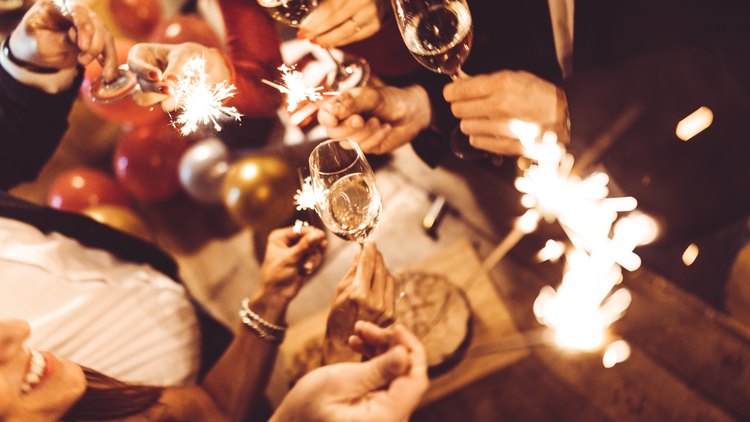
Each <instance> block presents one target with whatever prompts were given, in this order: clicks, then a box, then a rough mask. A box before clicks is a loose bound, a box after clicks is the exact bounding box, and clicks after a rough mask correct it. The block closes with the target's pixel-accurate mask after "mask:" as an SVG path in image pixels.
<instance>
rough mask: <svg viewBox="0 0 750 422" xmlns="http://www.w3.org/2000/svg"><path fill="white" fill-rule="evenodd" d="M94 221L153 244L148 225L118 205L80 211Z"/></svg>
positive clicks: (95, 206)
mask: <svg viewBox="0 0 750 422" xmlns="http://www.w3.org/2000/svg"><path fill="white" fill-rule="evenodd" d="M81 213H82V214H84V215H87V216H89V217H91V218H93V219H94V220H96V221H98V222H100V223H102V224H106V225H108V226H110V227H112V228H114V229H117V230H120V231H121V232H125V233H127V234H129V235H132V236H135V237H138V238H141V239H142V240H145V241H146V242H151V243H153V241H154V236H153V234H152V233H151V230H150V229H149V227H148V225H147V224H146V223H145V222H144V221H143V219H142V218H141V217H140V216H139V215H138V214H136V213H135V212H134V211H132V210H131V209H129V208H127V207H123V206H119V205H94V206H93V207H88V208H86V209H84V210H83V211H81Z"/></svg>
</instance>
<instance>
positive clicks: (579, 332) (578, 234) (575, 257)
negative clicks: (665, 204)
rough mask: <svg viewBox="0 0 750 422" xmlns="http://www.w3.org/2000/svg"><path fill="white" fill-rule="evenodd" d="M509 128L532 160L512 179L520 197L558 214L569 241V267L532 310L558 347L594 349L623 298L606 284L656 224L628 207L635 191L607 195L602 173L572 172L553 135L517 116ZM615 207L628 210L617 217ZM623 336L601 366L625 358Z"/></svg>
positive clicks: (630, 261)
mask: <svg viewBox="0 0 750 422" xmlns="http://www.w3.org/2000/svg"><path fill="white" fill-rule="evenodd" d="M511 130H513V131H514V132H515V133H516V135H517V136H518V137H519V138H520V139H521V142H522V144H523V145H524V147H525V148H526V152H525V154H524V155H525V156H527V157H529V158H531V159H532V160H533V164H532V165H530V166H529V168H528V169H527V170H526V171H525V173H524V175H523V177H520V178H518V179H516V182H515V186H516V188H517V189H518V190H519V191H520V192H522V193H525V194H526V195H525V196H524V197H523V199H522V203H523V204H524V205H525V206H526V207H528V208H531V209H535V210H537V211H538V212H539V214H540V215H542V216H543V217H544V218H545V219H546V220H547V221H554V220H557V221H558V222H559V224H560V225H561V226H562V228H563V230H564V231H565V233H566V234H567V235H568V237H569V239H570V242H571V244H572V246H571V247H570V248H568V250H565V251H564V253H565V257H566V262H567V265H568V269H567V272H566V273H565V274H564V275H563V280H562V283H561V285H560V287H559V288H558V289H557V291H555V290H554V289H553V288H552V287H549V286H547V287H545V288H544V289H542V291H541V292H540V293H539V296H538V297H537V299H536V301H535V303H534V313H535V315H536V316H537V319H538V320H539V321H540V322H541V323H543V324H545V325H546V326H548V327H549V328H551V329H552V330H553V331H554V332H555V341H556V343H557V344H558V345H559V346H563V347H570V348H575V349H579V350H596V349H598V348H599V347H601V346H602V345H603V344H604V343H605V341H606V338H605V337H606V336H605V331H606V329H607V328H608V327H609V326H610V324H611V323H612V322H614V321H616V320H617V319H619V318H620V317H621V316H622V315H623V313H624V311H625V309H626V308H627V307H628V306H629V304H630V299H631V297H630V293H629V292H628V291H627V290H626V289H618V290H614V291H613V289H614V288H615V286H616V285H617V284H618V283H619V282H620V281H621V279H622V273H621V267H622V268H625V269H627V270H629V271H634V270H636V269H637V268H638V267H639V266H640V259H639V258H638V256H637V255H636V254H634V253H633V249H634V248H635V247H636V246H637V245H639V244H643V243H647V242H648V241H650V240H651V239H653V237H654V236H655V230H656V226H655V223H654V221H653V220H652V219H650V218H649V217H648V216H646V215H643V214H640V213H638V212H633V211H634V210H635V208H636V206H637V202H636V200H635V199H634V198H632V197H624V198H608V197H607V196H608V194H609V190H608V188H607V184H608V182H609V177H608V176H607V175H606V174H604V173H595V174H592V175H590V176H589V177H587V178H585V179H582V178H580V177H578V176H577V175H573V174H572V172H571V170H572V169H573V164H574V163H573V161H574V160H573V157H572V156H571V155H570V154H567V153H566V152H565V149H564V148H563V147H562V146H560V145H558V144H557V139H556V136H555V135H554V134H551V133H547V134H544V135H543V137H542V142H541V143H537V142H536V139H535V138H536V136H537V135H538V133H539V131H538V129H537V128H535V127H533V126H530V125H528V124H525V123H522V122H519V123H516V124H512V125H511ZM622 212H629V213H630V215H628V216H627V217H624V218H619V219H618V213H622ZM614 223H616V224H615V225H614V235H613V237H612V238H610V237H609V234H610V232H611V231H612V227H613V224H614ZM547 253H548V254H549V252H547ZM548 256H554V254H552V255H548ZM622 343H624V342H623V341H622V340H620V342H618V343H617V345H616V346H612V345H610V346H611V347H609V348H608V349H607V352H606V353H605V359H604V364H605V366H607V367H610V366H612V365H614V364H615V363H617V362H620V361H622V360H624V359H626V358H627V356H626V355H627V354H626V353H624V352H622V350H624V347H625V348H626V346H627V344H626V343H625V346H623V345H622ZM613 344H614V343H613ZM615 348H616V349H617V350H620V352H619V353H618V352H616V351H615Z"/></svg>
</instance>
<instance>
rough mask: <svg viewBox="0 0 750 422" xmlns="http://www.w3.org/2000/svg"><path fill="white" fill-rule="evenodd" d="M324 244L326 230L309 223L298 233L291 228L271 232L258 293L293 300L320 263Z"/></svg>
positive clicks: (261, 270)
mask: <svg viewBox="0 0 750 422" xmlns="http://www.w3.org/2000/svg"><path fill="white" fill-rule="evenodd" d="M326 246H327V241H326V240H325V233H324V232H323V231H322V230H320V229H317V228H315V227H312V226H307V227H302V228H301V229H300V232H299V233H296V232H295V231H294V229H293V228H292V227H287V228H283V229H277V230H274V231H272V232H271V234H270V235H268V245H267V246H266V254H265V258H264V259H263V264H262V265H261V268H260V288H259V291H260V294H265V295H269V294H270V295H274V296H279V297H281V298H283V299H285V300H286V301H290V300H291V299H293V298H294V297H295V296H296V295H297V293H298V292H299V289H300V288H302V284H303V282H304V280H305V279H306V278H307V277H308V276H309V275H310V274H312V273H313V272H314V271H315V270H316V269H317V268H318V267H319V266H320V263H321V262H322V260H323V251H324V250H325V248H326Z"/></svg>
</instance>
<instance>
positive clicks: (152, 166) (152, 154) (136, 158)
mask: <svg viewBox="0 0 750 422" xmlns="http://www.w3.org/2000/svg"><path fill="white" fill-rule="evenodd" d="M186 139H187V138H185V137H183V136H181V135H180V134H179V132H178V131H177V129H175V128H174V127H172V126H168V125H167V126H143V127H137V128H132V129H131V130H129V131H127V132H125V133H124V134H123V135H122V137H121V138H120V141H119V143H118V145H117V148H115V153H114V156H113V163H114V170H115V177H116V178H117V181H118V182H119V183H120V185H121V186H122V187H123V189H125V191H126V192H127V193H128V194H130V195H131V196H133V197H135V198H137V199H140V200H143V201H159V200H162V199H166V198H169V197H170V196H172V195H174V194H175V193H177V192H178V191H179V190H180V181H179V178H178V176H177V171H178V170H177V169H178V165H179V162H180V158H181V157H182V155H183V154H184V153H185V150H186V149H187V140H186Z"/></svg>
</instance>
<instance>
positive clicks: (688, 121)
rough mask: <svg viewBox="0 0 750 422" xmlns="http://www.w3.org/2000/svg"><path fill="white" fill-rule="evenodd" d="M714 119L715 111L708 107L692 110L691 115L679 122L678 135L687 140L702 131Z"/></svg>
mask: <svg viewBox="0 0 750 422" xmlns="http://www.w3.org/2000/svg"><path fill="white" fill-rule="evenodd" d="M713 121H714V113H713V112H712V111H711V109H710V108H708V107H701V108H699V109H698V110H695V111H694V112H692V113H691V114H690V115H689V116H687V117H685V118H684V119H682V120H680V123H678V124H677V130H676V131H675V132H676V133H677V137H678V138H680V139H682V140H683V141H687V140H689V139H690V138H692V137H693V136H695V135H697V134H699V133H701V132H702V131H704V130H705V129H707V128H708V127H709V126H711V123H712V122H713Z"/></svg>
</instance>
